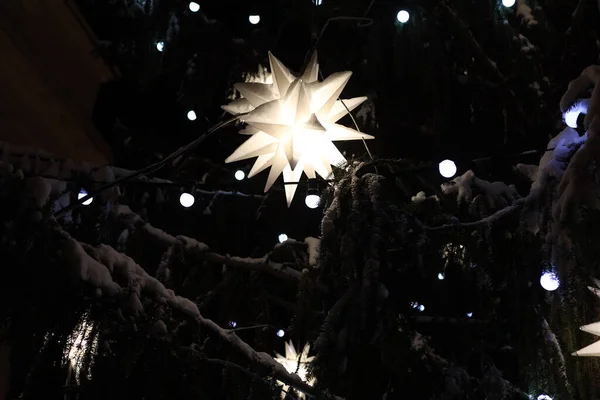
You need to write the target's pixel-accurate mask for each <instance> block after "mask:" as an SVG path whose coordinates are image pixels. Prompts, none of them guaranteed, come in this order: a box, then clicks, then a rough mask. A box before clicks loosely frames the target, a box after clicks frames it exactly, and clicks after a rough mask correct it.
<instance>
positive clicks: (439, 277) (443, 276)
mask: <svg viewBox="0 0 600 400" xmlns="http://www.w3.org/2000/svg"><path fill="white" fill-rule="evenodd" d="M445 277H446V275H444V273H443V272H440V273H439V274H438V279H439V280H440V281H443V280H444V278H445Z"/></svg>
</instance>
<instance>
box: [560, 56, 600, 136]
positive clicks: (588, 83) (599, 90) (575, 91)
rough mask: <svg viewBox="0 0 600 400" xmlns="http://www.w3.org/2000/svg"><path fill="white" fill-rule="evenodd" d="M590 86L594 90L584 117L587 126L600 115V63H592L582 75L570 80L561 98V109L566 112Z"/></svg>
mask: <svg viewBox="0 0 600 400" xmlns="http://www.w3.org/2000/svg"><path fill="white" fill-rule="evenodd" d="M590 87H593V91H592V96H591V97H590V99H589V103H588V104H587V113H586V115H585V119H584V125H585V126H586V127H588V126H590V125H591V124H592V121H593V120H594V117H595V116H597V115H600V65H590V66H589V67H587V68H586V69H584V70H583V71H582V72H581V75H579V76H578V77H577V78H575V79H573V80H572V81H571V82H569V87H568V88H567V91H566V92H565V94H564V95H563V97H562V98H561V99H560V110H561V111H562V112H566V111H568V110H569V109H570V108H571V107H573V105H574V104H576V102H577V100H579V99H580V98H581V96H582V95H584V94H585V92H586V91H587V90H588V89H589V88H590Z"/></svg>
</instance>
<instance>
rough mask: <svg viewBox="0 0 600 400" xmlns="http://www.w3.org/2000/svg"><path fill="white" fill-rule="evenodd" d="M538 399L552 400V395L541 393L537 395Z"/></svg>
mask: <svg viewBox="0 0 600 400" xmlns="http://www.w3.org/2000/svg"><path fill="white" fill-rule="evenodd" d="M537 400H552V397H550V396H548V395H547V394H540V395H539V396H538V397H537Z"/></svg>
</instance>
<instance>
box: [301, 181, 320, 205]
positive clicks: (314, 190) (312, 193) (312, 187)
mask: <svg viewBox="0 0 600 400" xmlns="http://www.w3.org/2000/svg"><path fill="white" fill-rule="evenodd" d="M320 203H321V196H319V187H318V183H317V180H316V179H309V180H308V190H307V191H306V197H305V198H304V204H306V207H308V208H312V209H314V208H317V207H319V204H320Z"/></svg>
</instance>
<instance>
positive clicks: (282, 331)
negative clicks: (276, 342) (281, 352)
mask: <svg viewBox="0 0 600 400" xmlns="http://www.w3.org/2000/svg"><path fill="white" fill-rule="evenodd" d="M277 336H278V337H284V336H285V331H284V330H283V329H280V330H278V331H277Z"/></svg>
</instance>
